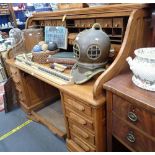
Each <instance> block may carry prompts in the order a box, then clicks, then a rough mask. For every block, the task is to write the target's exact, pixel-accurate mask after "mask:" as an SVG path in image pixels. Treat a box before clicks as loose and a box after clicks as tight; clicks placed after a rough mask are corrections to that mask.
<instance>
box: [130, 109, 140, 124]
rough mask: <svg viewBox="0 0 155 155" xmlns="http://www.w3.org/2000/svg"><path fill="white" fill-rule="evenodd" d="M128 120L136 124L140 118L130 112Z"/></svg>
mask: <svg viewBox="0 0 155 155" xmlns="http://www.w3.org/2000/svg"><path fill="white" fill-rule="evenodd" d="M128 118H129V119H130V121H132V122H136V121H137V120H138V117H137V115H136V114H135V113H133V112H131V111H130V112H128Z"/></svg>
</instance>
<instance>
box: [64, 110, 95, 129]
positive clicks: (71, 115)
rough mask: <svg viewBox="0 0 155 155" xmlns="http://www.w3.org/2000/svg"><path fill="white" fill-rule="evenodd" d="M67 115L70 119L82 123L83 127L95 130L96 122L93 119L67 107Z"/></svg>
mask: <svg viewBox="0 0 155 155" xmlns="http://www.w3.org/2000/svg"><path fill="white" fill-rule="evenodd" d="M66 115H67V117H68V119H69V121H70V120H71V121H73V122H75V124H78V125H80V126H81V127H84V128H87V129H89V130H92V131H94V123H93V121H92V120H89V119H87V118H85V117H82V116H80V115H79V114H77V113H74V112H73V111H71V110H69V109H68V108H66Z"/></svg>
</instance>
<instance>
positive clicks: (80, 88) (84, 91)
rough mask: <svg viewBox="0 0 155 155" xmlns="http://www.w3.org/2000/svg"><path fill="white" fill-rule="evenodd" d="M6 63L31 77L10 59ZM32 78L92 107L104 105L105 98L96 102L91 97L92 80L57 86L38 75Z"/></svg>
mask: <svg viewBox="0 0 155 155" xmlns="http://www.w3.org/2000/svg"><path fill="white" fill-rule="evenodd" d="M6 62H7V64H9V65H11V66H14V67H16V68H18V69H20V70H22V71H24V72H26V73H28V74H31V75H32V73H31V71H29V70H24V69H23V68H20V67H19V66H16V64H15V63H14V60H12V59H7V61H6ZM32 76H34V77H36V78H38V79H40V80H41V81H44V82H46V83H48V84H50V85H52V86H54V87H56V88H58V89H59V90H60V91H62V92H66V93H68V94H70V95H72V96H76V97H77V98H78V99H82V100H84V101H86V102H88V103H89V104H91V105H92V106H101V105H103V104H104V103H105V96H100V97H99V98H98V99H97V100H95V99H94V97H93V87H94V82H95V80H94V79H93V80H90V81H88V82H86V83H85V84H82V85H76V84H73V85H58V84H56V83H54V82H53V81H52V80H50V79H47V78H45V77H43V76H41V75H39V73H38V74H33V75H32Z"/></svg>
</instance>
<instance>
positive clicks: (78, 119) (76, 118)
mask: <svg viewBox="0 0 155 155" xmlns="http://www.w3.org/2000/svg"><path fill="white" fill-rule="evenodd" d="M70 118H71V119H74V120H75V121H77V122H78V123H80V124H82V125H86V124H87V122H86V121H85V120H84V119H82V118H80V117H79V116H77V115H75V114H73V113H70Z"/></svg>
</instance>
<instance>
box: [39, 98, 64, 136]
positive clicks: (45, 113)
mask: <svg viewBox="0 0 155 155" xmlns="http://www.w3.org/2000/svg"><path fill="white" fill-rule="evenodd" d="M37 114H38V115H40V116H42V117H43V118H44V119H46V120H47V121H48V122H49V123H51V124H53V125H54V126H55V127H56V128H58V129H60V130H61V131H62V132H64V133H66V128H65V121H64V116H63V112H62V108H61V100H57V101H55V102H54V103H52V104H51V105H49V106H47V107H45V108H43V109H41V110H39V111H37Z"/></svg>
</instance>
